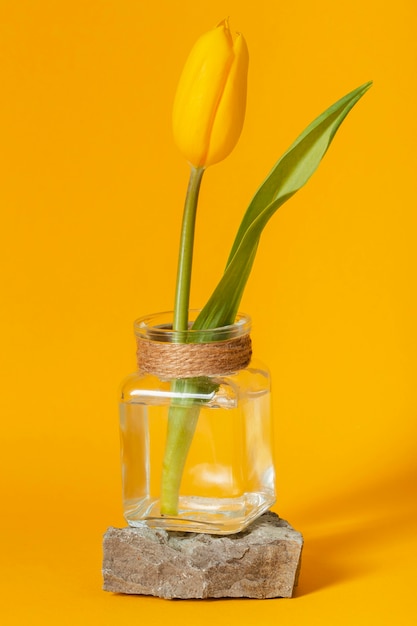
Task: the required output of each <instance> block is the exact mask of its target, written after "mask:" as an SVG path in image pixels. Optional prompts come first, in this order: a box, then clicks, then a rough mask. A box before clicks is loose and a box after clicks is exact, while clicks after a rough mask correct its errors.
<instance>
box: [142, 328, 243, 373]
mask: <svg viewBox="0 0 417 626" xmlns="http://www.w3.org/2000/svg"><path fill="white" fill-rule="evenodd" d="M136 355H137V362H138V367H139V369H140V370H141V371H143V372H147V373H148V374H154V375H155V376H158V377H159V378H167V379H173V378H193V377H196V376H213V375H216V374H231V373H232V372H236V371H238V370H240V369H244V368H245V367H247V366H248V365H249V363H250V360H251V356H252V347H251V339H250V336H249V335H248V334H246V335H243V336H241V337H235V338H233V339H227V340H225V341H218V342H209V343H170V342H161V341H153V340H151V339H146V338H144V337H137V353H136Z"/></svg>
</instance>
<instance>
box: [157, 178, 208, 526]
mask: <svg viewBox="0 0 417 626" xmlns="http://www.w3.org/2000/svg"><path fill="white" fill-rule="evenodd" d="M203 174H204V168H195V167H192V168H191V172H190V180H189V183H188V189H187V195H186V198H185V205H184V214H183V221H182V229H181V239H180V251H179V258H178V271H177V287H176V294H175V306H174V320H173V330H174V331H186V330H187V329H188V310H189V303H190V286H191V270H192V260H193V248H194V230H195V219H196V213H197V203H198V194H199V191H200V185H201V179H202V177H203ZM187 388H190V389H188V391H192V388H193V383H191V382H190V381H187V380H186V379H185V380H174V381H172V384H171V391H172V393H173V395H174V396H178V395H179V394H180V393H181V392H182V391H184V390H185V389H187ZM199 411H200V409H199V407H198V406H196V405H195V404H194V403H193V401H192V400H190V399H189V398H187V399H185V398H178V397H177V398H176V399H174V400H173V401H172V404H171V406H170V409H169V414H168V429H167V439H166V444H165V454H164V461H163V467H162V481H161V513H162V515H177V514H178V499H179V491H180V486H181V479H182V474H183V470H184V466H185V462H186V460H187V455H188V450H189V449H190V445H191V442H192V439H193V435H194V431H195V427H196V425H197V420H198V415H199Z"/></svg>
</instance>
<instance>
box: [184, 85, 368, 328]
mask: <svg viewBox="0 0 417 626" xmlns="http://www.w3.org/2000/svg"><path fill="white" fill-rule="evenodd" d="M371 85H372V82H368V83H365V84H364V85H362V86H361V87H358V88H357V89H355V90H354V91H352V92H350V93H349V94H347V95H346V96H344V97H343V98H342V99H341V100H338V101H337V102H336V103H335V104H333V105H332V106H331V107H330V108H329V109H327V110H326V111H325V112H324V113H322V114H321V115H320V116H319V117H318V118H316V119H315V120H314V121H313V122H312V123H311V124H310V125H309V126H308V127H307V128H306V129H305V131H304V132H303V133H301V135H300V136H299V137H298V139H296V141H295V142H294V143H293V144H292V146H291V147H290V148H289V149H288V150H287V151H286V152H285V153H284V154H283V156H282V157H281V158H280V159H279V160H278V161H277V163H276V164H275V166H274V168H273V169H272V170H271V172H270V173H269V175H268V176H267V178H266V179H265V181H264V182H263V183H262V185H261V186H260V187H259V189H258V191H257V192H256V193H255V195H254V197H253V199H252V201H251V203H250V205H249V207H248V209H247V211H246V213H245V215H244V217H243V220H242V223H241V225H240V227H239V230H238V232H237V235H236V239H235V241H234V243H233V246H232V250H231V253H230V256H229V259H228V262H227V265H226V269H225V272H224V274H223V276H222V278H221V280H220V282H219V284H218V285H217V287H216V289H215V290H214V292H213V294H212V295H211V297H210V299H209V300H208V302H207V304H206V305H205V307H204V308H203V309H202V311H201V312H200V314H199V316H198V317H197V319H196V320H195V322H194V324H193V328H195V329H205V328H219V327H221V326H226V325H228V324H232V323H233V322H234V320H235V317H236V314H237V311H238V308H239V305H240V301H241V298H242V295H243V290H244V288H245V286H246V282H247V280H248V278H249V274H250V271H251V269H252V265H253V262H254V259H255V255H256V250H257V247H258V243H259V238H260V236H261V233H262V231H263V229H264V227H265V226H266V224H267V223H268V221H269V220H270V218H271V217H272V215H273V214H274V213H275V211H276V210H277V209H278V208H279V207H280V206H282V205H283V204H284V202H286V201H287V200H288V199H289V198H291V196H293V195H294V194H295V193H296V192H297V191H298V190H299V189H301V187H303V186H304V185H305V183H306V182H307V181H308V179H309V178H310V176H312V174H313V173H314V172H315V171H316V169H317V168H318V166H319V164H320V161H321V160H322V158H323V157H324V155H325V153H326V152H327V149H328V147H329V146H330V143H331V142H332V139H333V137H334V135H335V133H336V131H337V130H338V128H339V126H340V125H341V123H342V122H343V120H344V119H345V117H346V115H347V114H348V113H349V111H350V110H351V109H352V107H353V106H354V105H355V104H356V102H358V100H359V99H360V98H361V97H362V96H363V95H364V94H365V92H366V91H367V90H368V89H369V88H370V86H371Z"/></svg>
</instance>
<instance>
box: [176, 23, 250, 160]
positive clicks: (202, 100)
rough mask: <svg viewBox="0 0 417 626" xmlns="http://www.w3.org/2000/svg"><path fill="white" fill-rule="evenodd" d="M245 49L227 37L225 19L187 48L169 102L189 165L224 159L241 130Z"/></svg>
mask: <svg viewBox="0 0 417 626" xmlns="http://www.w3.org/2000/svg"><path fill="white" fill-rule="evenodd" d="M248 61H249V57H248V49H247V46H246V42H245V40H244V38H243V36H242V35H241V34H237V36H236V39H235V40H233V38H232V35H231V33H230V29H229V24H228V22H227V20H224V21H223V22H221V23H220V24H219V25H218V26H217V28H215V29H214V30H211V31H209V32H208V33H206V34H204V35H203V36H202V37H200V39H198V41H197V42H196V44H195V45H194V47H193V48H192V50H191V53H190V55H189V57H188V59H187V61H186V64H185V66H184V69H183V72H182V75H181V78H180V81H179V84H178V88H177V93H176V96H175V101H174V108H173V131H174V139H175V142H176V144H177V146H178V148H179V149H180V151H181V152H182V154H183V155H184V156H185V157H186V159H187V160H188V161H189V162H190V164H191V165H192V166H194V167H207V166H208V165H213V164H214V163H218V162H219V161H221V160H222V159H224V158H226V157H227V156H228V154H230V152H231V151H232V150H233V148H234V147H235V145H236V143H237V140H238V139H239V136H240V133H241V131H242V126H243V121H244V118H245V109H246V87H247V74H248Z"/></svg>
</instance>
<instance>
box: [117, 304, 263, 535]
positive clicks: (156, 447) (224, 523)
mask: <svg viewBox="0 0 417 626" xmlns="http://www.w3.org/2000/svg"><path fill="white" fill-rule="evenodd" d="M197 313H198V312H195V311H194V312H193V311H191V312H190V318H191V320H193V319H195V317H196V315H197ZM171 321H172V313H160V314H156V315H151V316H148V317H145V318H141V319H139V320H137V321H136V322H135V334H136V339H137V347H138V352H137V354H138V366H139V370H138V371H137V372H136V373H134V374H132V375H130V376H129V377H128V378H127V379H126V380H125V381H124V383H123V385H122V390H121V401H120V432H121V463H122V480H123V507H124V516H125V519H126V521H127V522H128V523H129V525H130V526H140V525H143V524H146V525H148V526H151V527H154V528H163V529H165V530H176V531H188V532H200V533H212V534H230V533H236V532H239V531H241V530H243V529H244V528H246V527H247V526H248V525H249V524H250V523H251V522H252V521H253V520H254V519H256V518H257V517H258V516H259V515H261V514H262V513H263V512H264V511H266V510H267V509H269V508H270V507H271V506H272V505H273V504H274V502H275V471H274V464H273V452H272V446H273V438H272V420H271V397H270V376H269V373H268V370H267V368H266V367H265V366H264V365H262V364H261V363H259V362H258V361H256V360H254V359H253V358H252V357H251V347H250V336H249V332H250V327H251V321H250V318H249V317H248V316H246V315H238V316H237V318H236V321H235V323H234V324H232V325H230V326H225V327H223V328H217V329H213V330H193V329H192V321H191V322H190V330H187V331H182V332H179V331H178V332H174V331H172V325H171Z"/></svg>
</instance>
